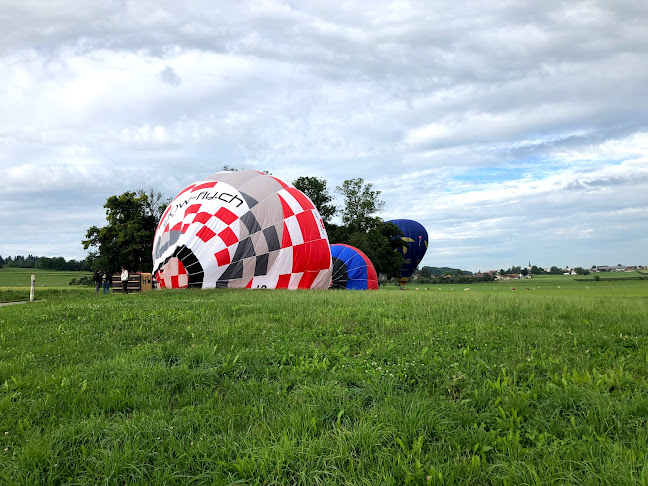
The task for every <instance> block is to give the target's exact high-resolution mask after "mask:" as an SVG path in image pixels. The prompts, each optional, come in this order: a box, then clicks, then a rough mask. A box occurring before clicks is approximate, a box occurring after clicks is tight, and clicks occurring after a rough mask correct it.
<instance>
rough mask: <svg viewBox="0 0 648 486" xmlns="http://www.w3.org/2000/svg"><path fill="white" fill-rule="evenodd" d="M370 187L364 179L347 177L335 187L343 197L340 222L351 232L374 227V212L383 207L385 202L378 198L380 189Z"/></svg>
mask: <svg viewBox="0 0 648 486" xmlns="http://www.w3.org/2000/svg"><path fill="white" fill-rule="evenodd" d="M372 187H373V186H372V184H370V183H365V181H364V179H362V178H357V179H348V180H346V181H344V182H343V183H342V185H341V186H338V187H337V188H336V190H337V192H338V193H340V194H341V195H342V196H343V197H344V207H343V208H342V209H341V210H340V213H341V216H342V224H343V225H344V226H346V227H347V228H348V230H349V232H351V233H357V232H367V231H368V230H369V229H371V228H374V227H376V223H377V221H376V216H375V214H376V213H378V212H380V211H381V210H382V209H383V208H384V207H385V203H384V202H383V201H381V200H380V199H379V198H378V196H380V191H374V190H372Z"/></svg>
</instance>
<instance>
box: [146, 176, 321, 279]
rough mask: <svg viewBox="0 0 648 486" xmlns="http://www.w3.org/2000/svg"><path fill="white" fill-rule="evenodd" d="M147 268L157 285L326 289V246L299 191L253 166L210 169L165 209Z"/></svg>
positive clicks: (311, 207) (309, 205)
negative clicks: (251, 168)
mask: <svg viewBox="0 0 648 486" xmlns="http://www.w3.org/2000/svg"><path fill="white" fill-rule="evenodd" d="M153 269H154V270H153V273H154V274H155V276H156V278H157V281H158V283H159V286H160V287H161V288H184V287H202V288H214V287H245V288H271V289H275V288H277V289H278V288H288V289H298V288H299V289H309V288H320V289H326V288H328V286H329V282H330V279H331V251H330V248H329V244H328V237H327V235H326V230H325V229H324V223H323V221H322V218H321V217H320V215H319V213H318V212H317V209H316V208H315V206H314V205H313V203H312V202H311V201H310V199H308V197H306V196H305V195H304V193H302V192H301V191H299V190H298V189H296V188H294V187H292V186H291V185H289V184H286V183H285V182H283V181H282V180H280V179H278V178H276V177H273V176H270V175H267V174H264V173H261V172H257V171H254V170H243V171H235V172H218V173H216V174H212V175H210V176H209V177H207V178H205V179H204V180H202V181H199V182H196V183H195V184H191V185H190V186H189V187H187V188H185V189H184V190H183V191H182V192H181V193H180V194H178V195H177V196H176V197H175V199H174V200H173V201H172V202H171V204H170V205H169V207H168V208H167V209H166V211H165V212H164V215H163V216H162V219H161V220H160V224H159V225H158V228H157V231H156V232H155V240H154V243H153Z"/></svg>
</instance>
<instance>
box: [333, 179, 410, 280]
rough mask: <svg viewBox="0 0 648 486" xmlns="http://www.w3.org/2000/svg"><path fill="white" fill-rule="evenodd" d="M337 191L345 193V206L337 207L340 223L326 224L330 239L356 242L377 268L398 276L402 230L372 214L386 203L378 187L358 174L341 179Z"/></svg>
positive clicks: (350, 243) (378, 270)
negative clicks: (377, 189) (340, 217)
mask: <svg viewBox="0 0 648 486" xmlns="http://www.w3.org/2000/svg"><path fill="white" fill-rule="evenodd" d="M337 192H339V193H340V194H342V196H343V197H344V207H343V208H342V209H341V210H340V211H339V212H340V214H341V216H342V223H343V224H342V225H340V226H337V225H334V224H329V225H328V226H327V232H328V236H329V241H330V242H331V243H346V244H348V245H351V246H355V247H356V248H358V249H359V250H361V251H362V252H363V253H364V254H365V255H367V257H368V258H369V260H371V262H372V263H373V265H374V267H375V269H376V272H378V273H379V274H381V275H384V276H386V277H387V278H395V277H398V276H399V274H400V268H401V265H402V264H403V256H402V255H401V254H400V253H398V252H396V251H395V250H396V249H397V248H398V247H401V246H402V245H403V241H402V240H401V239H400V236H403V233H402V232H401V230H400V229H399V228H398V226H396V225H395V224H392V223H385V222H384V221H383V220H382V219H381V218H379V217H377V216H376V215H375V214H376V213H377V212H378V211H380V210H381V209H382V208H383V207H384V205H385V203H384V202H383V201H381V200H380V199H379V196H380V191H374V190H373V189H372V185H371V184H369V183H365V181H364V179H361V178H359V179H350V180H346V181H344V182H343V183H342V185H341V186H338V187H337Z"/></svg>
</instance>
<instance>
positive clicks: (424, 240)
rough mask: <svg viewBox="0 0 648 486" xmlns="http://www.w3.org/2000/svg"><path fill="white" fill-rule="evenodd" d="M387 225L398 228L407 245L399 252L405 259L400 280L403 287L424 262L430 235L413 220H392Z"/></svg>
mask: <svg viewBox="0 0 648 486" xmlns="http://www.w3.org/2000/svg"><path fill="white" fill-rule="evenodd" d="M387 223H393V224H395V225H396V226H398V229H400V230H401V231H402V232H403V236H402V237H401V239H402V240H403V241H404V242H405V243H407V246H406V247H404V248H399V249H398V250H397V251H398V252H399V253H400V254H402V255H403V258H404V259H405V261H404V262H403V266H402V267H401V272H400V278H399V279H398V281H399V282H400V283H401V285H404V284H405V283H407V281H408V280H409V278H410V277H411V276H412V273H414V270H416V267H418V265H419V263H421V260H423V256H424V255H425V252H426V251H427V247H428V234H427V231H426V230H425V228H424V227H423V225H422V224H421V223H419V222H418V221H412V220H411V219H392V220H391V221H387Z"/></svg>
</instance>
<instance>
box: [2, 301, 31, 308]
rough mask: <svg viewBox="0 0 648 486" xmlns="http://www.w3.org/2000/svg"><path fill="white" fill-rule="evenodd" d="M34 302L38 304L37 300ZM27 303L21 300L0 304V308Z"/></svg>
mask: <svg viewBox="0 0 648 486" xmlns="http://www.w3.org/2000/svg"><path fill="white" fill-rule="evenodd" d="M34 302H38V300H35V301H34ZM28 303H29V301H27V300H23V301H21V302H0V307H4V306H6V305H15V304H28Z"/></svg>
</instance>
